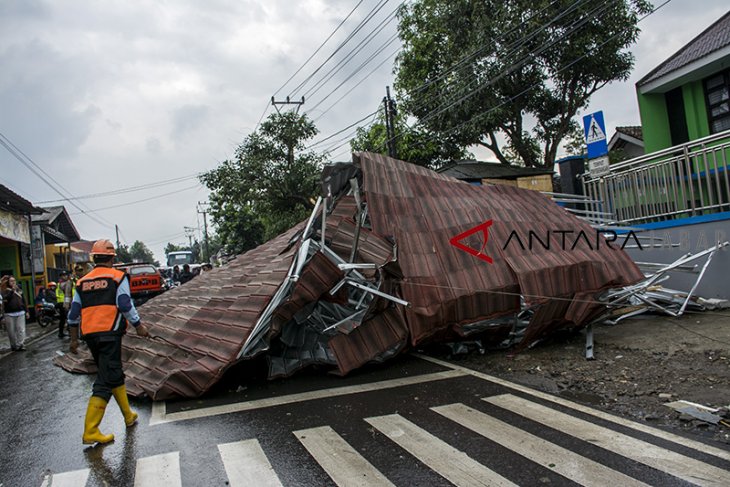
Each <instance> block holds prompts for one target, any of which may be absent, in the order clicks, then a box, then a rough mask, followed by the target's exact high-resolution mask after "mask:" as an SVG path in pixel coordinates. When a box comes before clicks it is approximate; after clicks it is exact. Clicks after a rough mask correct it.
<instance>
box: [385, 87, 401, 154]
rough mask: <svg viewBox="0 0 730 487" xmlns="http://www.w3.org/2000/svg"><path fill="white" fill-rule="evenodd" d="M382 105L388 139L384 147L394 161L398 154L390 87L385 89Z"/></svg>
mask: <svg viewBox="0 0 730 487" xmlns="http://www.w3.org/2000/svg"><path fill="white" fill-rule="evenodd" d="M383 105H384V107H385V133H386V136H387V137H388V140H387V141H386V142H385V145H386V147H387V148H388V155H389V156H390V157H392V158H394V159H397V158H398V153H397V151H396V149H395V116H396V111H395V100H393V99H392V98H391V97H390V86H386V87H385V98H383Z"/></svg>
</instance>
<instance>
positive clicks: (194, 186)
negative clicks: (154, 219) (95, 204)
mask: <svg viewBox="0 0 730 487" xmlns="http://www.w3.org/2000/svg"><path fill="white" fill-rule="evenodd" d="M202 187H203V185H202V184H200V183H197V184H195V185H193V186H189V187H187V188H183V189H178V190H175V191H170V192H169V193H163V194H157V195H155V196H151V197H149V198H144V199H141V200H136V201H129V202H126V203H121V204H118V205H113V206H107V207H105V208H97V209H95V210H89V211H92V212H94V213H96V212H99V211H105V210H112V209H115V208H124V207H126V206H131V205H136V204H139V203H145V202H147V201H152V200H156V199H160V198H164V197H165V196H171V195H174V194H180V193H182V192H184V191H190V190H191V189H196V188H202ZM76 214H78V213H72V215H76Z"/></svg>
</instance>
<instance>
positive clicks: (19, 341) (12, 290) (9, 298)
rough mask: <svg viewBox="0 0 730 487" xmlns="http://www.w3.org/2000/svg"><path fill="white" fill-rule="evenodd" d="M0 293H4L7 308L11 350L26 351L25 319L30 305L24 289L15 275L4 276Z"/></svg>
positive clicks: (6, 323) (4, 306) (6, 317)
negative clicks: (20, 286)
mask: <svg viewBox="0 0 730 487" xmlns="http://www.w3.org/2000/svg"><path fill="white" fill-rule="evenodd" d="M0 295H2V300H3V309H4V310H5V326H6V328H7V330H8V338H9V339H10V350H12V351H13V352H23V351H25V345H23V342H25V320H26V319H27V318H28V316H29V314H28V307H27V306H26V304H25V299H24V298H23V291H21V290H20V288H19V287H18V283H17V282H16V281H15V278H14V277H13V276H3V278H2V279H1V280H0Z"/></svg>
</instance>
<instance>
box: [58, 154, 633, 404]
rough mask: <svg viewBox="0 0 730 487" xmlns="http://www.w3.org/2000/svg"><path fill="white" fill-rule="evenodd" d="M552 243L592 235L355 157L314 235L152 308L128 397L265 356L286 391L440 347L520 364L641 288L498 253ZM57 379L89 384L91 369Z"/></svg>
mask: <svg viewBox="0 0 730 487" xmlns="http://www.w3.org/2000/svg"><path fill="white" fill-rule="evenodd" d="M485 222H488V224H486V223H485ZM470 229H471V230H470ZM551 229H561V230H570V231H574V232H576V233H578V232H580V231H585V232H593V230H592V229H591V227H590V225H589V224H588V223H587V222H585V221H582V220H580V219H578V218H576V217H575V216H573V215H570V214H569V213H567V212H566V211H564V209H562V208H560V207H559V206H557V205H555V204H554V203H552V202H551V201H550V200H549V198H548V197H546V196H544V195H542V194H540V193H538V192H534V191H527V190H521V189H518V188H513V187H507V186H482V187H479V186H472V185H470V184H467V183H463V182H460V181H457V180H455V179H451V178H448V177H445V176H442V175H440V174H437V173H435V172H433V171H430V170H428V169H425V168H422V167H418V166H415V165H411V164H408V163H405V162H402V161H397V160H394V159H389V158H387V157H384V156H381V155H376V154H370V153H359V154H355V155H354V157H353V162H352V163H348V164H336V165H331V166H328V167H326V168H325V170H324V172H323V176H322V196H321V197H320V199H319V201H318V202H317V205H316V208H315V209H314V211H313V212H312V215H311V216H310V218H309V219H308V221H306V222H302V223H301V224H300V225H298V226H296V227H295V228H293V229H291V230H290V231H289V232H287V233H285V234H283V235H281V236H279V237H277V238H276V239H274V240H272V241H270V242H267V243H266V244H263V245H262V246H260V247H258V248H256V249H254V250H252V251H250V252H247V253H245V254H243V255H241V256H239V257H237V258H236V259H235V260H233V261H232V262H230V263H229V264H228V265H226V266H224V267H221V268H216V269H214V270H213V271H210V272H207V273H205V274H203V275H201V276H199V277H198V278H196V280H195V281H193V282H194V283H195V285H194V286H190V285H185V286H181V287H179V288H176V289H173V290H171V291H169V292H167V293H165V294H163V295H162V296H159V297H157V298H154V299H152V300H150V301H149V302H148V303H146V304H145V306H144V307H143V308H142V309H141V315H142V317H143V319H144V320H145V321H146V322H147V323H148V324H149V327H150V331H151V333H152V335H153V336H154V337H155V338H154V339H153V340H145V339H140V338H138V337H136V336H134V334H128V335H127V336H125V339H124V349H123V354H124V356H123V359H124V361H125V371H126V374H127V387H128V390H129V392H130V394H132V395H135V396H143V395H146V396H149V397H151V398H153V399H167V398H171V397H195V396H199V395H201V394H203V393H204V392H206V391H207V390H209V389H210V388H211V387H212V386H213V385H214V384H215V383H216V382H217V381H218V380H220V378H221V377H222V375H223V374H224V372H226V370H228V369H229V368H230V367H231V366H232V365H234V364H237V363H240V362H241V361H245V360H248V359H252V358H254V357H258V356H261V355H262V354H265V356H266V358H267V360H268V364H269V376H270V377H280V376H287V375H290V374H292V373H294V372H295V371H297V370H299V369H301V368H302V367H306V366H308V365H311V364H323V365H327V366H330V367H331V368H332V369H333V370H335V371H337V372H338V373H340V374H347V373H348V372H350V371H352V370H354V369H356V368H358V367H361V366H363V365H365V364H367V363H372V362H382V361H384V360H387V359H389V358H391V357H393V356H395V355H397V354H398V353H400V352H402V351H403V350H406V349H408V348H409V347H415V346H420V345H423V344H427V343H435V342H454V341H459V340H479V341H480V342H481V343H483V344H485V345H486V346H497V345H500V344H501V345H517V346H518V347H522V348H524V347H526V346H528V345H530V344H532V343H534V342H535V341H536V340H539V339H540V338H542V337H545V336H548V335H549V334H551V333H553V332H554V331H556V330H558V329H562V328H579V327H583V326H585V325H587V324H588V323H590V322H592V321H594V320H595V319H596V318H599V317H601V316H603V315H604V314H605V312H606V310H607V309H608V308H607V306H608V303H607V302H605V301H604V302H602V301H600V300H599V298H600V297H601V296H603V295H605V293H606V292H607V291H608V290H610V289H616V288H625V287H626V286H634V285H636V283H638V282H640V281H642V279H644V275H643V274H642V273H641V271H640V270H639V268H638V267H637V266H636V265H635V264H634V263H633V262H632V261H631V259H630V258H629V257H628V256H627V255H626V254H625V253H624V252H623V251H621V250H620V249H615V248H610V247H606V246H602V247H601V248H599V249H586V248H582V247H578V248H575V246H574V248H564V246H563V247H561V246H560V245H558V244H557V243H556V244H555V245H552V246H550V245H548V248H544V247H541V246H538V247H537V248H533V249H530V250H526V249H524V248H521V247H519V246H515V245H506V244H505V245H504V246H503V245H502V244H503V243H504V242H508V241H509V237H510V236H511V234H512V233H513V232H521V233H522V234H523V235H527V234H528V233H529V232H534V233H535V234H536V235H550V230H551ZM462 236H464V237H463V238H461V237H462ZM457 237H459V238H457ZM549 238H551V239H553V238H554V239H557V238H558V237H557V236H554V237H549ZM455 239H457V240H458V242H457V243H458V244H459V245H456V244H455V243H454V242H455V241H456V240H455ZM627 289H628V288H627ZM633 296H634V297H635V296H637V294H636V293H635V294H634V295H633ZM624 297H625V295H624V294H621V295H620V297H619V296H616V297H612V298H611V299H613V300H614V301H615V300H618V299H623V298H624ZM631 299H633V298H631ZM624 301H625V302H628V301H629V299H625V300H624ZM56 363H57V364H58V365H60V366H62V367H64V368H65V369H67V370H71V371H76V372H90V371H91V370H90V365H89V360H88V357H86V356H80V357H74V356H70V355H65V356H63V357H58V358H57V359H56ZM237 370H245V368H244V369H238V368H237ZM244 373H245V372H244ZM243 379H244V380H245V377H244V378H243Z"/></svg>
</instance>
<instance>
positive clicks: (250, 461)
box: [218, 439, 281, 487]
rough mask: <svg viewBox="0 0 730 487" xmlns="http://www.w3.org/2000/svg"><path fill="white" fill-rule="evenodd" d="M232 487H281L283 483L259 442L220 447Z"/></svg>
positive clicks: (238, 442)
mask: <svg viewBox="0 0 730 487" xmlns="http://www.w3.org/2000/svg"><path fill="white" fill-rule="evenodd" d="M218 450H219V451H220V454H221V459H222V460H223V466H224V467H225V469H226V475H228V483H229V485H231V487H248V486H252V485H255V486H257V487H259V486H261V487H279V486H281V481H279V477H277V475H276V472H274V468H273V467H272V466H271V463H269V459H268V458H266V454H265V453H264V451H263V450H262V449H261V445H259V442H258V440H256V439H252V440H244V441H237V442H235V443H223V444H220V445H218Z"/></svg>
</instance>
